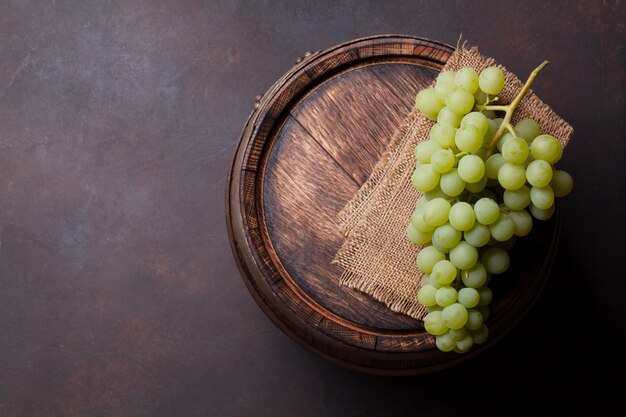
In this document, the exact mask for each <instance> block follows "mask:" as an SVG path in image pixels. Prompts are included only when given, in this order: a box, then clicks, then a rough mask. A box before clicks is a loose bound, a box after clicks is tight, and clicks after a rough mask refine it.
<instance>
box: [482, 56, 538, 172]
mask: <svg viewBox="0 0 626 417" xmlns="http://www.w3.org/2000/svg"><path fill="white" fill-rule="evenodd" d="M548 64H549V62H548V61H543V62H542V63H541V64H540V65H539V66H538V67H537V68H535V69H534V70H533V71H532V72H531V73H530V75H529V76H528V79H527V80H526V83H525V84H524V86H523V87H522V89H521V90H520V91H519V93H517V95H516V96H515V98H514V99H513V101H512V102H511V104H508V105H506V106H485V110H500V111H504V112H505V114H504V120H503V121H502V124H501V125H500V127H499V128H498V130H497V131H496V134H495V135H494V136H493V139H492V140H491V143H490V144H489V148H488V149H487V153H485V160H486V159H487V158H489V157H490V156H491V154H492V153H493V150H494V148H495V147H496V145H497V144H498V141H499V140H500V138H501V137H502V135H503V134H504V132H505V131H506V130H509V131H513V134H515V131H514V130H513V126H511V118H512V117H513V112H514V111H515V109H516V108H517V106H518V104H519V103H520V101H522V99H523V98H524V96H525V95H526V93H527V92H528V90H530V86H531V85H532V84H533V82H534V81H535V78H537V75H538V74H539V72H540V71H541V70H542V69H543V68H544V67H545V66H546V65H548Z"/></svg>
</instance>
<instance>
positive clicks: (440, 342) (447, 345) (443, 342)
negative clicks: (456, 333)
mask: <svg viewBox="0 0 626 417" xmlns="http://www.w3.org/2000/svg"><path fill="white" fill-rule="evenodd" d="M435 345H436V346H437V349H439V350H440V351H442V352H450V351H452V350H454V349H455V348H456V341H455V340H454V338H453V337H452V336H451V335H450V334H449V333H445V334H442V335H438V336H437V337H436V338H435Z"/></svg>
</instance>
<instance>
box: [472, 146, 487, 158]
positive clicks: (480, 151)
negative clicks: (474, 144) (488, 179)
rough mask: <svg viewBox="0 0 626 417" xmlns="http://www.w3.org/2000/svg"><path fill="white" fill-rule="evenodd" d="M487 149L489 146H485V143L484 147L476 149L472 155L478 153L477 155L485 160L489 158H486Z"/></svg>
mask: <svg viewBox="0 0 626 417" xmlns="http://www.w3.org/2000/svg"><path fill="white" fill-rule="evenodd" d="M487 151H488V149H487V148H485V146H484V144H483V146H482V148H480V149H477V150H475V151H474V152H472V155H476V156H477V157H479V158H480V159H482V160H483V161H484V160H485V159H487V158H486V156H487Z"/></svg>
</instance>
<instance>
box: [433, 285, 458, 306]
mask: <svg viewBox="0 0 626 417" xmlns="http://www.w3.org/2000/svg"><path fill="white" fill-rule="evenodd" d="M435 299H436V300H437V305H438V306H440V307H448V306H449V305H452V304H453V303H455V302H456V300H457V292H456V290H455V289H454V288H452V287H448V286H445V287H441V288H439V289H438V290H437V294H436V295H435Z"/></svg>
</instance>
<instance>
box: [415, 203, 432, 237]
mask: <svg viewBox="0 0 626 417" xmlns="http://www.w3.org/2000/svg"><path fill="white" fill-rule="evenodd" d="M411 224H412V225H413V227H415V229H416V230H418V231H420V232H422V233H430V232H432V231H433V230H435V226H432V225H430V224H428V223H426V220H424V208H423V207H422V208H421V209H416V210H415V211H414V212H413V214H412V215H411Z"/></svg>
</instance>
